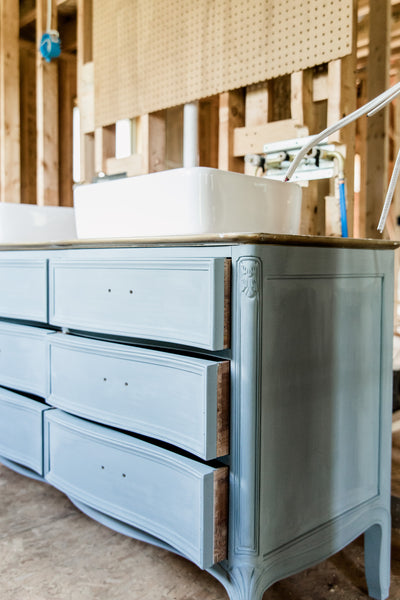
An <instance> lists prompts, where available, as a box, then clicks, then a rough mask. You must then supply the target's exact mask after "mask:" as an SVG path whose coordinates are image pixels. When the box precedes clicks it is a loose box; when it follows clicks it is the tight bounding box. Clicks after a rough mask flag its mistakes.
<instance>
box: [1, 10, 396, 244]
mask: <svg viewBox="0 0 400 600" xmlns="http://www.w3.org/2000/svg"><path fill="white" fill-rule="evenodd" d="M382 3H383V4H384V7H385V10H382ZM19 4H20V10H19V11H18V10H17V9H18V7H17V3H16V2H15V1H14V0H0V8H1V12H0V82H1V83H2V85H0V98H1V102H0V200H1V201H5V200H6V201H13V202H19V201H23V202H27V203H38V204H53V205H56V204H60V205H65V206H68V205H72V202H73V197H72V141H73V140H72V110H73V107H74V105H75V104H76V103H77V102H78V104H79V109H80V123H81V132H80V158H81V165H80V166H81V180H82V181H91V180H92V178H93V177H94V176H95V175H96V174H98V173H100V172H102V173H105V174H109V175H111V174H115V173H121V172H125V173H127V174H128V175H135V174H140V173H150V172H155V171H159V170H162V169H165V168H176V167H179V166H181V165H182V128H183V107H172V108H169V109H166V110H163V111H159V112H157V113H153V114H149V115H142V116H140V117H137V118H135V119H132V120H131V130H132V148H131V154H130V156H128V157H126V158H123V159H117V158H116V156H115V141H116V139H115V125H111V126H107V127H102V128H97V129H96V128H95V127H94V103H95V97H96V90H95V87H94V65H93V48H92V19H93V0H53V17H54V25H55V24H56V22H58V27H59V30H60V32H61V37H62V48H63V51H62V54H61V57H60V59H59V60H57V61H52V62H51V63H50V64H47V63H45V62H44V61H43V59H41V57H40V55H39V54H38V52H37V50H36V48H37V44H38V39H39V38H40V36H41V33H42V32H43V29H44V26H45V23H44V19H45V14H44V13H45V8H46V0H21V1H20V2H19ZM397 20H399V21H400V2H399V1H398V0H358V2H357V1H356V0H355V1H354V28H353V40H354V52H353V54H352V55H350V56H348V57H345V58H344V59H342V60H338V61H333V62H331V63H329V64H323V65H320V66H318V67H316V68H313V69H308V70H306V71H302V72H299V73H293V74H291V75H287V76H284V77H280V78H277V79H275V80H270V81H265V82H261V83H259V84H256V85H253V86H249V87H247V88H242V89H239V90H231V91H228V92H224V93H223V94H220V95H216V96H214V97H212V98H204V99H200V100H199V103H198V104H199V149H198V151H199V164H200V165H204V166H211V167H218V168H222V169H228V170H233V171H237V172H246V173H250V174H254V169H253V167H249V165H248V164H245V162H244V156H245V154H247V153H261V152H262V149H263V145H264V143H266V142H268V141H277V140H280V139H285V138H287V139H289V138H293V137H297V136H304V135H306V134H307V133H317V132H318V131H319V130H321V129H323V128H324V127H325V126H326V125H327V124H330V123H332V122H334V121H336V120H338V119H339V118H341V117H342V116H343V115H344V114H348V113H349V112H351V111H352V110H354V108H355V107H356V105H357V103H358V105H360V103H362V102H364V101H366V100H367V99H368V98H369V97H370V96H371V95H374V94H375V93H379V92H380V91H381V90H382V87H387V84H388V76H389V74H391V77H392V83H394V82H395V81H398V80H399V73H400V68H399V67H397V68H395V61H396V60H397V58H396V57H397V54H396V52H397V53H398V54H399V57H398V60H400V48H398V47H397V46H396V39H397V38H396V31H397V29H396V27H397ZM356 46H357V52H356V51H355V49H356ZM6 48H17V52H16V53H14V52H11V53H10V52H8V53H7V52H6ZM18 48H19V49H18ZM374 48H375V50H374ZM370 50H371V51H370ZM389 50H390V55H389ZM18 57H19V60H18ZM6 95H7V98H13V99H14V100H13V101H11V102H10V101H9V100H7V102H6V101H5V98H6ZM77 98H78V101H77ZM394 105H395V104H394ZM391 110H394V109H393V108H392V109H391ZM396 114H397V112H396ZM36 130H37V135H36ZM10 132H12V133H10ZM330 141H333V142H335V143H337V144H339V145H340V147H341V148H343V149H345V152H346V179H347V192H348V193H347V203H348V221H349V230H350V233H352V232H353V231H354V235H356V236H362V235H365V234H366V233H367V234H368V235H369V236H375V235H377V234H376V222H377V218H378V213H379V212H380V207H381V201H382V195H383V193H384V189H385V186H386V185H387V179H388V175H389V173H390V165H391V164H392V162H393V152H394V143H393V141H392V142H391V146H390V148H391V154H390V155H389V153H388V148H389V141H390V140H389V127H388V116H387V114H386V115H385V114H384V113H382V115H381V116H380V117H378V118H377V119H376V120H375V121H372V120H371V121H370V122H368V123H367V120H366V119H365V120H364V121H362V122H360V123H359V124H357V129H356V125H354V126H350V127H348V128H347V129H346V130H344V131H343V132H341V133H340V134H337V135H335V136H334V137H333V138H332V139H331V140H330ZM356 151H357V153H358V154H359V155H361V161H360V162H361V170H362V173H361V182H362V185H361V191H360V193H357V194H356V195H355V196H353V187H354V155H355V152H356ZM386 156H387V159H386ZM374 161H375V163H374ZM372 173H373V174H374V176H371V175H370V174H372ZM334 194H335V188H334V186H333V184H332V183H330V182H328V181H321V182H312V183H311V184H310V186H309V187H308V188H304V190H303V211H302V224H301V232H302V233H306V234H324V233H325V232H328V233H334V234H335V233H336V234H340V231H338V230H337V223H336V230H335V227H332V223H331V222H329V221H330V219H331V216H330V215H331V208H329V210H328V211H327V212H326V206H328V207H329V206H331V205H330V204H329V202H330V200H329V199H332V196H334ZM326 203H327V204H326ZM397 208H399V207H397ZM393 211H394V209H393ZM392 222H394V221H393V219H392ZM334 225H335V224H334ZM392 229H393V228H392ZM385 235H386V236H387V235H388V232H386V233H385ZM392 235H394V234H393V233H392Z"/></svg>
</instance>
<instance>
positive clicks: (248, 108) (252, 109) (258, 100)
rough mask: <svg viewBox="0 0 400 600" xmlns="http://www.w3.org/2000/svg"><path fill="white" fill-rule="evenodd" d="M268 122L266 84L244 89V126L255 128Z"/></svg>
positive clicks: (265, 82)
mask: <svg viewBox="0 0 400 600" xmlns="http://www.w3.org/2000/svg"><path fill="white" fill-rule="evenodd" d="M267 122H268V82H267V81H264V82H263V83H259V84H254V85H250V86H248V87H247V88H246V102H245V125H246V127H256V126H257V125H264V123H267Z"/></svg>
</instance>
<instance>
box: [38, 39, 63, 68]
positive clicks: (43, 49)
mask: <svg viewBox="0 0 400 600" xmlns="http://www.w3.org/2000/svg"><path fill="white" fill-rule="evenodd" d="M40 53H41V55H42V56H43V58H44V59H45V60H47V62H50V61H51V59H52V58H57V57H58V56H60V54H61V40H60V35H59V33H58V31H47V32H46V33H44V34H43V35H42V39H41V40H40Z"/></svg>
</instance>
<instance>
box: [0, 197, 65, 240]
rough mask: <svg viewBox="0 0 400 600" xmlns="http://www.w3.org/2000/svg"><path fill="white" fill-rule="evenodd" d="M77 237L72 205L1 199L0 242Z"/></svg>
mask: <svg viewBox="0 0 400 600" xmlns="http://www.w3.org/2000/svg"><path fill="white" fill-rule="evenodd" d="M75 238H76V228H75V216H74V209H73V208H69V207H61V206H37V205H35V204H14V203H11V202H0V243H1V244H14V243H30V242H56V241H60V240H72V239H75Z"/></svg>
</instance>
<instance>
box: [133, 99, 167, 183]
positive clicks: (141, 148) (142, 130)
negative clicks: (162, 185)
mask: <svg viewBox="0 0 400 600" xmlns="http://www.w3.org/2000/svg"><path fill="white" fill-rule="evenodd" d="M137 145H138V153H139V154H141V155H142V157H143V173H155V172H157V171H163V170H164V169H165V150H166V141H165V111H159V112H155V113H150V114H148V115H143V116H142V117H139V119H138V129H137Z"/></svg>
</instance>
